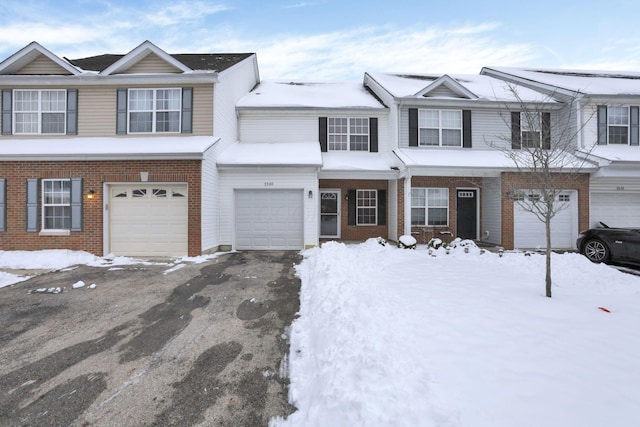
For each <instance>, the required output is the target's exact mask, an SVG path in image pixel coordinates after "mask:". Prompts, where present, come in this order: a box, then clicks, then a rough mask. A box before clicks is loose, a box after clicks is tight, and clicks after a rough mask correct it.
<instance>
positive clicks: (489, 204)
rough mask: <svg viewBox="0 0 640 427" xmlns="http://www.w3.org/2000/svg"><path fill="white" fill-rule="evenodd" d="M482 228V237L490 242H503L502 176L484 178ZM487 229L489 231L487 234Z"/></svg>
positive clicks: (497, 243)
mask: <svg viewBox="0 0 640 427" xmlns="http://www.w3.org/2000/svg"><path fill="white" fill-rule="evenodd" d="M481 202H482V209H481V212H482V221H481V224H482V230H480V237H481V238H482V239H483V240H484V241H486V242H489V243H493V244H496V245H499V244H500V243H501V242H502V227H501V224H502V190H501V180H500V178H484V179H483V180H482V198H481ZM485 231H488V232H489V235H488V236H487V235H486V234H485Z"/></svg>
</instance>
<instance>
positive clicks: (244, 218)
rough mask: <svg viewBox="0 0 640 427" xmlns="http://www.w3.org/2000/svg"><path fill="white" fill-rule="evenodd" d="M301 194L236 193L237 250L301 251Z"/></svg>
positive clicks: (279, 191)
mask: <svg viewBox="0 0 640 427" xmlns="http://www.w3.org/2000/svg"><path fill="white" fill-rule="evenodd" d="M302 194H303V193H302V190H236V192H235V208H236V249H239V250H242V249H302V247H303V222H304V213H303V198H302Z"/></svg>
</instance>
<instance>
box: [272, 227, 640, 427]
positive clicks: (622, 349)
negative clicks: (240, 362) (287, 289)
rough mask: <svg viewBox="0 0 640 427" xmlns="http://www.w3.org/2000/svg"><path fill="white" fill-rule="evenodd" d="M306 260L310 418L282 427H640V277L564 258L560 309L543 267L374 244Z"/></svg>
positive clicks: (300, 388) (300, 377)
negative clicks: (550, 294) (549, 290)
mask: <svg viewBox="0 0 640 427" xmlns="http://www.w3.org/2000/svg"><path fill="white" fill-rule="evenodd" d="M465 248H468V251H467V252H465ZM304 254H305V259H304V261H303V262H302V263H301V265H299V266H298V267H297V271H298V274H299V276H300V277H301V279H302V290H301V307H300V317H299V318H298V319H297V320H296V321H295V322H294V324H293V325H292V332H291V352H290V361H289V363H290V376H291V386H290V400H291V402H292V403H293V404H294V405H295V406H296V407H297V408H298V410H297V412H295V413H294V414H292V415H291V416H290V417H289V418H288V419H286V420H281V419H278V420H273V421H272V425H274V426H300V425H304V426H327V425H331V426H355V425H366V426H388V425H394V426H474V427H476V426H480V427H481V426H541V425H545V426H570V425H580V426H602V425H640V394H638V384H640V364H638V358H639V357H640V329H639V328H638V327H637V325H638V324H640V310H638V307H639V306H640V277H636V276H631V275H627V274H624V273H621V272H619V271H617V270H615V269H613V268H610V267H607V266H605V265H596V264H592V263H590V262H589V261H588V260H586V259H585V258H584V257H582V256H580V255H576V254H563V255H557V254H554V255H553V257H552V261H553V265H554V269H553V280H554V287H553V292H554V297H553V298H552V299H549V298H546V297H544V256H542V255H538V254H532V255H531V256H524V254H522V253H505V254H504V256H503V257H499V256H498V255H497V254H494V253H490V252H485V251H482V250H479V249H478V248H476V247H474V246H469V245H461V244H457V245H452V246H451V247H450V248H449V254H446V251H445V249H444V248H441V249H437V250H436V249H433V248H431V256H430V255H429V254H428V252H427V248H426V247H419V248H418V249H417V250H415V251H406V250H400V249H397V248H394V247H392V246H390V245H387V246H382V245H380V244H378V243H377V242H376V241H375V240H374V239H372V240H370V241H367V242H366V243H363V244H360V245H353V246H346V245H344V244H340V243H335V242H329V243H325V244H324V245H323V246H322V247H321V248H315V249H310V250H308V251H305V252H304ZM598 307H602V308H606V309H607V310H609V311H610V312H609V313H607V312H606V311H603V310H600V309H598Z"/></svg>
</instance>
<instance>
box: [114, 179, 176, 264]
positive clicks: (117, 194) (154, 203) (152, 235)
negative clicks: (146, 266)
mask: <svg viewBox="0 0 640 427" xmlns="http://www.w3.org/2000/svg"><path fill="white" fill-rule="evenodd" d="M110 194H111V199H110V202H109V226H110V227H109V236H110V240H109V241H110V244H109V249H110V251H111V252H113V253H115V254H117V255H131V256H182V255H186V254H187V246H188V244H187V241H188V197H187V194H188V193H187V187H186V186H180V185H169V186H163V185H157V184H154V185H153V186H145V185H140V184H136V185H130V186H114V187H113V188H112V189H111V192H110ZM136 194H137V195H143V197H133V196H134V195H136Z"/></svg>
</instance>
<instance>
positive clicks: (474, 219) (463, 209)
mask: <svg viewBox="0 0 640 427" xmlns="http://www.w3.org/2000/svg"><path fill="white" fill-rule="evenodd" d="M457 192H458V196H457V207H458V215H457V222H456V227H457V230H458V237H460V238H462V239H476V238H477V237H478V190H457Z"/></svg>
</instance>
